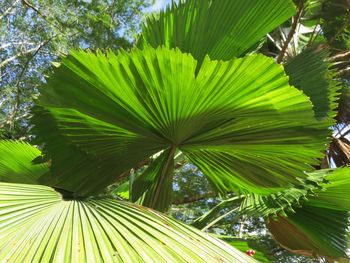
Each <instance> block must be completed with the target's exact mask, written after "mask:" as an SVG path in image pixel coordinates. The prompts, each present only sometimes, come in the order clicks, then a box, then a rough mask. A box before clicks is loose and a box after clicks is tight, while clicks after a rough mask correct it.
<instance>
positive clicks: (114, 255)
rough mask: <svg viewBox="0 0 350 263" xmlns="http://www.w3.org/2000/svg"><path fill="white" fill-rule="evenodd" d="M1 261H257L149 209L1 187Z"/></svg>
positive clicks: (27, 187) (26, 187) (42, 188)
mask: <svg viewBox="0 0 350 263" xmlns="http://www.w3.org/2000/svg"><path fill="white" fill-rule="evenodd" d="M0 261H2V262H33V263H34V262H92V261H93V262H208V261H210V262H255V261H254V260H253V259H252V258H250V257H248V256H246V255H244V254H243V253H241V252H239V251H238V250H236V249H234V248H232V247H231V246H229V245H228V244H225V243H224V242H222V241H220V240H218V239H216V238H213V237H211V236H209V235H206V234H205V233H203V232H200V231H198V230H196V229H193V228H191V227H189V226H186V225H184V224H182V223H178V222H176V221H175V220H173V219H170V218H168V217H166V216H165V215H162V214H160V213H157V212H155V211H153V210H151V209H147V208H143V207H140V206H136V205H134V204H131V203H126V202H121V201H116V200H113V199H111V198H108V197H99V198H88V199H80V200H77V199H70V198H67V196H65V197H64V196H62V195H61V194H60V193H58V192H57V191H55V190H54V189H52V188H50V187H47V186H40V185H27V184H11V183H0Z"/></svg>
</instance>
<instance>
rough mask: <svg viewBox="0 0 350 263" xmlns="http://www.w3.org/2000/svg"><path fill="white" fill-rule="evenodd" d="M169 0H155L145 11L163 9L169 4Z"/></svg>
mask: <svg viewBox="0 0 350 263" xmlns="http://www.w3.org/2000/svg"><path fill="white" fill-rule="evenodd" d="M170 2H171V0H155V1H154V4H153V5H152V6H151V7H150V8H147V12H154V11H159V10H161V9H163V8H164V7H165V6H166V5H167V4H169V3H170Z"/></svg>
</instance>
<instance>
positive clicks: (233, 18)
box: [138, 0, 295, 63]
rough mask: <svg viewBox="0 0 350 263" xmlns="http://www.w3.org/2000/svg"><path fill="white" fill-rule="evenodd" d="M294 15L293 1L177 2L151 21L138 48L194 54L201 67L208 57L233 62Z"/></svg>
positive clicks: (149, 20) (148, 22)
mask: <svg viewBox="0 0 350 263" xmlns="http://www.w3.org/2000/svg"><path fill="white" fill-rule="evenodd" d="M294 12H295V7H294V5H293V2H292V1H289V0H285V1H280V0H235V1H232V0H193V1H184V2H180V3H179V4H175V3H174V2H173V4H172V6H168V8H167V9H166V10H165V11H161V12H160V14H159V15H158V14H157V15H154V16H152V17H150V18H149V19H148V20H147V22H146V23H145V25H144V26H143V29H142V35H141V38H140V40H139V43H138V44H139V46H145V45H151V46H153V47H158V46H161V45H164V46H166V47H169V48H175V47H178V48H180V49H181V50H182V51H183V52H189V53H191V54H192V55H193V56H194V58H196V59H197V60H198V61H199V63H201V62H202V61H203V60H204V57H205V56H206V55H209V57H210V58H211V59H220V60H230V59H232V58H234V57H239V56H241V55H243V54H244V53H245V52H246V51H247V50H248V49H249V48H250V47H252V46H253V45H254V44H256V43H257V42H258V41H259V40H260V39H261V38H262V37H264V36H265V35H266V34H267V33H269V32H270V31H272V30H273V29H274V28H276V27H277V26H279V25H280V24H281V23H283V22H284V21H285V20H287V19H288V18H289V17H291V16H292V15H293V14H294Z"/></svg>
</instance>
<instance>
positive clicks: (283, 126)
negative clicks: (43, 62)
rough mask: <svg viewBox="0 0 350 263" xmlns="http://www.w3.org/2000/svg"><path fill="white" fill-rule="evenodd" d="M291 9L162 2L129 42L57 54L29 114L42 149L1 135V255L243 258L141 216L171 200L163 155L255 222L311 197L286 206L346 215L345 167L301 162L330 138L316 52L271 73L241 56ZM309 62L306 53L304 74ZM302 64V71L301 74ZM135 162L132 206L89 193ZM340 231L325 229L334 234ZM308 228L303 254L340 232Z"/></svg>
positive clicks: (254, 1) (330, 112)
mask: <svg viewBox="0 0 350 263" xmlns="http://www.w3.org/2000/svg"><path fill="white" fill-rule="evenodd" d="M295 11H296V9H295V6H294V5H293V3H292V2H291V1H289V0H285V1H280V0H248V1H247V0H244V1H243V0H237V1H232V0H193V1H187V2H185V3H180V4H175V3H173V4H172V6H171V7H168V8H167V9H166V10H165V11H164V12H161V13H160V15H159V16H158V17H151V18H150V19H149V20H148V21H147V22H146V24H145V26H144V28H143V31H142V35H141V37H140V39H139V41H138V43H137V45H136V46H135V47H134V48H133V49H132V50H130V51H124V50H120V51H118V52H117V53H114V52H112V51H111V52H108V53H107V54H102V53H101V52H98V51H97V52H96V53H93V52H90V51H82V50H78V51H72V52H71V54H70V55H69V56H66V57H64V58H62V61H61V62H60V64H59V65H58V66H57V67H56V68H55V70H54V73H53V75H52V76H50V77H49V79H48V80H47V84H46V85H45V86H43V87H41V88H40V92H41V96H40V98H39V99H38V101H37V105H36V106H35V107H34V108H33V118H32V120H31V122H32V124H33V125H34V128H33V129H32V132H33V134H34V135H35V141H34V143H35V144H36V145H39V146H40V148H41V149H42V152H40V151H39V150H38V149H37V148H35V147H33V146H31V145H28V144H26V143H22V142H14V141H3V142H2V143H1V144H0V150H1V151H2V153H1V155H0V156H1V159H0V178H1V180H2V181H3V183H0V204H1V206H0V225H1V226H2V227H1V230H0V237H1V241H0V259H1V260H4V261H6V262H39V261H41V262H46V261H50V262H51V261H54V262H62V261H63V262H66V261H67V262H70V261H74V262H86V261H89V262H90V261H91V262H95V261H97V262H104V261H108V262H119V261H120V262H124V261H125V262H142V261H145V262H152V261H155V262H163V261H164V262H208V261H209V262H216V261H218V262H222V261H223V262H232V261H235V262H236V261H238V262H250V261H253V259H252V258H251V257H248V256H246V255H244V254H241V253H239V252H238V251H237V250H236V249H234V248H232V247H229V245H227V244H224V243H223V242H222V241H219V240H217V239H215V238H213V237H210V236H208V235H206V234H204V233H202V232H200V231H199V230H195V229H194V228H192V227H189V226H185V225H184V224H181V223H178V222H176V221H174V220H173V219H170V218H168V217H166V216H164V215H162V214H160V213H158V212H155V211H154V210H152V209H155V210H158V211H162V212H164V211H166V210H167V209H168V208H169V206H170V204H171V192H172V179H173V171H174V158H175V156H178V155H182V156H184V157H185V158H187V159H188V160H189V161H190V162H191V163H193V164H194V165H196V166H197V167H198V168H199V169H200V170H201V171H202V172H203V173H204V174H205V175H206V177H207V178H208V180H209V181H210V183H211V184H212V185H213V187H215V189H216V191H218V192H220V193H222V194H226V193H229V192H232V191H234V192H236V193H239V194H242V195H243V196H244V197H243V202H242V209H241V210H242V211H248V210H249V209H250V208H251V207H254V208H256V207H259V208H261V207H262V208H261V209H260V210H261V211H263V213H262V214H263V215H265V216H266V217H269V216H270V215H271V214H273V213H274V214H276V215H277V217H281V215H282V212H283V211H284V210H285V209H286V208H287V207H289V208H291V207H292V205H293V204H294V203H295V202H299V201H300V200H302V197H305V196H309V194H310V192H314V193H316V194H317V197H315V198H313V199H312V200H314V201H310V202H307V203H302V202H301V204H302V205H303V207H302V208H301V209H302V210H301V211H305V213H306V215H305V214H303V215H304V217H306V218H311V217H309V216H308V215H307V213H313V214H317V215H319V214H320V213H323V212H324V211H326V212H328V210H331V211H330V213H332V214H331V215H330V216H327V217H326V219H327V220H329V222H333V221H332V220H336V222H338V221H340V220H342V222H345V221H346V220H347V211H348V210H349V207H348V205H346V204H344V201H345V200H349V199H350V197H349V196H348V195H346V196H344V197H343V198H344V199H343V200H341V201H339V200H338V199H337V198H338V197H339V191H338V190H339V189H346V188H347V187H348V181H347V180H343V178H340V177H341V176H339V174H342V173H343V172H344V171H343V170H341V171H340V172H338V171H337V172H334V173H333V172H330V171H322V172H317V173H315V172H314V170H315V168H314V167H315V166H317V165H318V164H319V160H320V158H322V157H323V154H324V151H325V149H326V146H327V143H328V141H329V138H328V137H329V136H330V130H329V127H330V126H331V125H332V124H333V117H334V107H335V103H334V100H335V99H336V90H337V85H335V84H333V82H332V81H329V80H328V79H326V78H325V72H326V71H327V72H328V67H327V64H326V66H324V65H325V64H323V60H322V58H323V56H325V54H324V53H318V52H316V51H315V50H311V51H306V52H305V53H303V54H301V55H300V57H299V58H295V60H293V61H290V62H289V64H287V65H286V66H285V70H284V68H283V67H282V66H281V65H278V64H277V63H276V62H275V61H274V60H273V59H272V58H269V57H266V56H264V55H261V54H256V52H255V50H256V47H257V46H258V44H259V42H260V41H261V39H262V38H263V37H264V36H265V35H266V34H267V33H268V32H270V31H271V30H272V29H274V28H275V27H277V26H278V25H280V24H281V23H282V22H284V21H285V20H286V19H288V18H289V17H291V16H292V15H293V14H294V13H295ZM310 58H313V59H315V60H314V61H316V62H315V63H316V64H317V63H319V61H321V62H320V63H319V64H317V65H319V68H317V67H314V66H315V63H314V64H312V61H311V60H310ZM304 66H307V67H309V68H310V69H311V71H308V72H305V71H303V70H301V71H300V69H301V68H303V67H304ZM320 68H321V69H322V70H319V69H320ZM286 73H287V74H288V75H289V76H290V78H288V76H287V74H286ZM308 74H309V75H308ZM312 74H316V76H317V77H313V78H311V77H310V76H313V75H312ZM292 85H294V86H295V87H294V86H292ZM315 87H321V88H320V89H319V90H318V91H316V90H315ZM145 163H147V164H148V166H147V169H145V170H144V172H143V173H142V174H141V175H140V176H137V177H136V178H135V180H133V181H132V187H131V199H132V201H134V202H138V203H139V204H142V205H143V206H138V205H135V204H131V203H127V202H124V201H117V200H115V199H113V198H111V197H109V196H105V195H103V191H104V190H105V189H106V187H108V186H109V185H111V184H113V183H115V182H116V181H118V180H119V181H120V180H122V179H124V178H125V176H127V175H129V171H130V170H131V169H132V168H134V167H138V166H140V165H143V164H145ZM346 172H347V170H345V172H344V173H346ZM341 193H342V194H344V190H342V191H341ZM266 200H268V201H269V202H268V201H266ZM337 200H338V201H339V202H337ZM146 207H149V208H152V209H149V208H146ZM315 207H317V208H315ZM327 209H328V210H327ZM334 211H335V212H334ZM338 211H340V212H339V213H336V212H338ZM326 212H325V213H326ZM300 214H301V212H299V211H296V213H295V215H294V214H293V215H294V217H293V215H291V216H289V217H288V218H287V219H284V218H282V219H281V220H280V221H278V223H275V222H274V221H272V220H270V222H271V223H270V226H271V229H273V228H274V226H275V225H277V226H280V225H281V221H283V220H284V221H283V223H284V224H285V221H288V222H289V224H291V222H292V223H293V222H297V223H298V220H299V217H298V218H297V219H295V217H296V215H300ZM316 219H317V218H316ZM293 220H294V221H293ZM316 221H317V220H316ZM303 222H304V221H302V223H303ZM297 223H295V225H297V226H299V225H298V224H297ZM322 223H324V221H322V222H321V224H322ZM323 225H324V224H323ZM323 225H322V226H323ZM346 226H347V225H346V223H344V224H342V225H341V226H339V227H338V228H337V229H329V228H328V229H326V228H325V230H327V231H328V230H330V231H331V234H333V233H334V232H335V231H336V230H337V231H338V230H339V231H342V232H341V233H343V232H344V231H345V230H344V229H345V228H346ZM275 228H276V227H275ZM302 228H303V226H302ZM303 229H304V228H303ZM309 229H310V231H312V230H315V229H316V225H312V224H308V228H307V230H309ZM272 231H273V230H272ZM339 231H338V232H337V233H339ZM275 233H276V234H275V236H278V231H276V232H275ZM312 233H313V232H312ZM327 233H328V232H327ZM327 237H329V235H327ZM330 237H332V238H333V235H330ZM323 238H324V236H312V246H309V247H307V248H305V250H308V251H309V250H311V251H312V253H311V254H312V255H319V254H321V255H323V254H322V253H326V254H325V256H330V257H343V256H345V254H344V246H343V244H344V242H343V241H344V238H343V236H341V238H340V239H339V242H338V239H337V240H336V242H331V244H330V249H329V251H326V252H323V251H322V250H321V249H320V245H319V244H318V243H317V242H316V243H315V242H314V240H321V241H320V242H321V243H322V245H323V244H324V242H325V241H324V240H323ZM299 245H300V244H297V248H294V247H293V248H291V249H294V250H297V249H299ZM303 245H304V244H301V245H300V246H303ZM286 246H287V245H286ZM333 248H334V250H333ZM302 249H304V248H302Z"/></svg>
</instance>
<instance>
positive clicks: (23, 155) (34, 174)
mask: <svg viewBox="0 0 350 263" xmlns="http://www.w3.org/2000/svg"><path fill="white" fill-rule="evenodd" d="M40 155H41V152H40V150H38V149H37V148H35V147H34V146H32V145H30V144H28V143H26V142H22V141H11V140H0V182H8V183H27V184H35V183H37V182H38V179H39V178H40V177H41V176H42V175H43V174H45V173H46V172H47V171H48V166H47V164H46V163H42V164H34V163H33V160H34V159H36V158H37V157H39V156H40Z"/></svg>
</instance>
